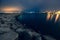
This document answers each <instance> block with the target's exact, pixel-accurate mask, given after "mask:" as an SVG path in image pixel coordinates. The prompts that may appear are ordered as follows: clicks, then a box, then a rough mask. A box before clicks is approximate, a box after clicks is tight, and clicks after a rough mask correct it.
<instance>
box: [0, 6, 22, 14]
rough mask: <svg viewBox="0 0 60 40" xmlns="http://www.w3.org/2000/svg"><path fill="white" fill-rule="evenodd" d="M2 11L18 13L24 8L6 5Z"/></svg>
mask: <svg viewBox="0 0 60 40" xmlns="http://www.w3.org/2000/svg"><path fill="white" fill-rule="evenodd" d="M1 11H2V12H4V13H18V12H21V11H22V8H18V7H4V8H2V9H1Z"/></svg>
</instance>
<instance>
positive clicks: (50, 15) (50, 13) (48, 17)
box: [47, 11, 60, 22]
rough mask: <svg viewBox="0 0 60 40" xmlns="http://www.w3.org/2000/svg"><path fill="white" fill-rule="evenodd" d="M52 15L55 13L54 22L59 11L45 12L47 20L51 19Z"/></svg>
mask: <svg viewBox="0 0 60 40" xmlns="http://www.w3.org/2000/svg"><path fill="white" fill-rule="evenodd" d="M54 15H56V16H55V22H56V21H57V20H58V19H59V17H60V11H53V12H51V11H48V12H47V20H50V19H52V18H53V17H54Z"/></svg>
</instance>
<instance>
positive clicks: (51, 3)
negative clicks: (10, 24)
mask: <svg viewBox="0 0 60 40" xmlns="http://www.w3.org/2000/svg"><path fill="white" fill-rule="evenodd" d="M5 6H17V7H20V6H22V7H24V8H26V9H30V8H36V9H40V10H44V9H45V10H59V9H60V0H0V7H5ZM32 10H33V9H32Z"/></svg>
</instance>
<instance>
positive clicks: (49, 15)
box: [47, 12, 51, 20]
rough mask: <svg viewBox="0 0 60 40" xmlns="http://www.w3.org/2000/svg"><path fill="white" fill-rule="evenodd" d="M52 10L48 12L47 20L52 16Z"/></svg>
mask: <svg viewBox="0 0 60 40" xmlns="http://www.w3.org/2000/svg"><path fill="white" fill-rule="evenodd" d="M50 13H51V12H48V13H47V20H49V19H50V18H51V14H50Z"/></svg>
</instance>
